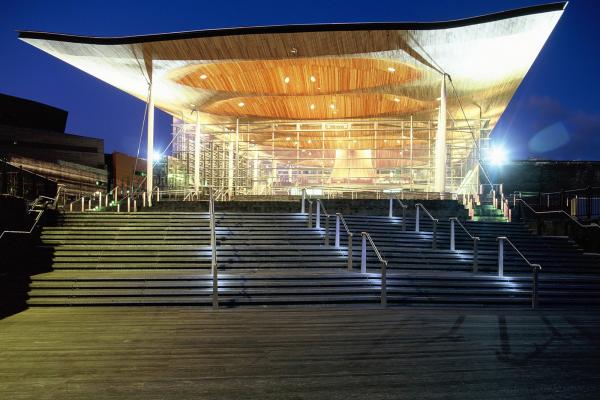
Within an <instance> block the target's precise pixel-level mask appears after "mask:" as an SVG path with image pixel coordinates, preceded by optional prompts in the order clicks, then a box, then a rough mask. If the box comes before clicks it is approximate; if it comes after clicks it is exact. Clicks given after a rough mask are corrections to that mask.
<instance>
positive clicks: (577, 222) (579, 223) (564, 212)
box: [515, 199, 600, 228]
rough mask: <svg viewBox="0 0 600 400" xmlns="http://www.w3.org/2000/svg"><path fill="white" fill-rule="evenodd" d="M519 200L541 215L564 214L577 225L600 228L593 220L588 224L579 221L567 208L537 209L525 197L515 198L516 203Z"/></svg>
mask: <svg viewBox="0 0 600 400" xmlns="http://www.w3.org/2000/svg"><path fill="white" fill-rule="evenodd" d="M517 201H519V202H521V203H522V204H525V206H527V208H529V210H531V212H532V213H534V214H536V215H539V214H564V215H566V216H567V217H569V219H571V221H573V222H575V223H576V224H577V225H579V226H580V227H581V228H600V225H598V224H596V223H594V222H592V223H589V224H588V225H584V224H582V223H581V222H579V220H578V219H577V218H575V217H573V216H572V215H571V214H569V213H568V212H566V211H565V210H553V211H536V210H534V209H533V208H532V207H531V206H530V205H529V204H527V202H526V201H525V200H523V199H515V204H516V202H517Z"/></svg>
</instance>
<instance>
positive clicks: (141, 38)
mask: <svg viewBox="0 0 600 400" xmlns="http://www.w3.org/2000/svg"><path fill="white" fill-rule="evenodd" d="M567 3H568V2H567V1H561V2H556V3H548V4H540V5H534V6H529V7H523V8H516V9H513V10H507V11H501V12H497V13H492V14H486V15H481V16H476V17H469V18H463V19H457V20H451V21H441V22H357V23H330V24H295V25H272V26H254V27H241V28H219V29H207V30H199V31H186V32H174V33H160V34H150V35H134V36H119V37H94V36H79V35H70V34H63V33H51V32H36V31H18V33H19V38H21V39H43V40H55V41H61V42H71V43H85V44H99V45H119V44H133V43H147V42H159V41H166V40H181V39H194V38H203V37H218V36H236V35H256V34H274V33H304V32H306V33H308V32H334V31H368V30H435V29H449V28H460V27H463V26H469V25H476V24H482V23H486V22H493V21H499V20H503V19H509V18H515V17H521V16H526V15H533V14H541V13H545V12H551V11H562V10H564V9H565V7H566V6H567Z"/></svg>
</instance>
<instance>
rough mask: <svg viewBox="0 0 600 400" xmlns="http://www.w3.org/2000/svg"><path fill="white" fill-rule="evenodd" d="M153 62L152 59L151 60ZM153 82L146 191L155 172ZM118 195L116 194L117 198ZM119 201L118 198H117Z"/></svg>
mask: <svg viewBox="0 0 600 400" xmlns="http://www.w3.org/2000/svg"><path fill="white" fill-rule="evenodd" d="M150 63H151V64H152V61H150ZM152 86H153V85H152V83H151V84H150V87H149V89H148V90H149V93H148V129H147V132H148V142H147V147H146V152H147V153H146V191H147V192H152V187H153V184H152V181H153V176H152V174H153V173H154V170H153V167H154V93H153V92H154V90H153V89H154V88H153V87H152ZM116 197H117V196H115V199H116ZM117 201H118V200H117ZM148 207H152V197H150V198H148Z"/></svg>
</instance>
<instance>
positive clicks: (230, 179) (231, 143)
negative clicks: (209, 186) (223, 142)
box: [227, 133, 235, 200]
mask: <svg viewBox="0 0 600 400" xmlns="http://www.w3.org/2000/svg"><path fill="white" fill-rule="evenodd" d="M228 139H229V143H227V145H228V146H229V157H228V163H227V174H228V184H227V191H228V197H229V200H231V197H232V196H233V168H234V165H233V150H234V147H233V146H234V145H235V143H234V141H233V138H232V134H231V133H230V134H229V138H228Z"/></svg>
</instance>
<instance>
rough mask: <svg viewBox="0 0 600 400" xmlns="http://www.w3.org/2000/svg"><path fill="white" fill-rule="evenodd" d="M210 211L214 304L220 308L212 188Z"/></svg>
mask: <svg viewBox="0 0 600 400" xmlns="http://www.w3.org/2000/svg"><path fill="white" fill-rule="evenodd" d="M209 196H210V197H209V200H208V201H209V202H208V212H209V220H210V254H211V257H210V265H211V272H212V282H213V284H212V305H213V308H215V309H217V308H219V264H218V262H217V233H216V224H215V200H214V197H213V192H212V188H211V189H210V193H209Z"/></svg>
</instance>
